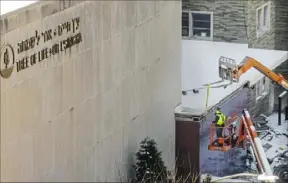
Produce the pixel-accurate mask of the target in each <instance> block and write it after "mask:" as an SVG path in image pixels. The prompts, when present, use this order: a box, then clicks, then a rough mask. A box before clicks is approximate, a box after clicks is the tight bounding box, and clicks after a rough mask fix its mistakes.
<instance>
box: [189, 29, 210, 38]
mask: <svg viewBox="0 0 288 183" xmlns="http://www.w3.org/2000/svg"><path fill="white" fill-rule="evenodd" d="M210 34H211V32H210V29H197V28H193V36H200V37H210Z"/></svg>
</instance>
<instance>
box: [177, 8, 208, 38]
mask: <svg viewBox="0 0 288 183" xmlns="http://www.w3.org/2000/svg"><path fill="white" fill-rule="evenodd" d="M182 13H188V15H189V16H188V18H189V25H188V29H189V32H188V36H182V38H185V39H199V40H210V41H212V40H213V12H209V11H188V10H183V11H182ZM193 13H195V14H206V15H207V14H208V15H210V37H202V36H193V16H192V14H193ZM181 15H182V14H181ZM182 28H183V26H182ZM181 35H182V32H181Z"/></svg>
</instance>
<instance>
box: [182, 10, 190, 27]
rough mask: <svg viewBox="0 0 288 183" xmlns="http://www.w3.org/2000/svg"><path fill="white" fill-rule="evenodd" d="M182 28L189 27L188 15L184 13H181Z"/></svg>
mask: <svg viewBox="0 0 288 183" xmlns="http://www.w3.org/2000/svg"><path fill="white" fill-rule="evenodd" d="M182 26H185V27H188V26H189V13H186V12H183V13H182Z"/></svg>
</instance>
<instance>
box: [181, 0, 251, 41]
mask: <svg viewBox="0 0 288 183" xmlns="http://www.w3.org/2000/svg"><path fill="white" fill-rule="evenodd" d="M246 7H247V1H238V0H229V1H227V0H215V1H211V0H183V1H182V10H186V11H207V12H213V41H220V42H231V43H247V31H246V18H245V14H246V13H247V11H246V10H247V8H246Z"/></svg>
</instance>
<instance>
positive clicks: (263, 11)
mask: <svg viewBox="0 0 288 183" xmlns="http://www.w3.org/2000/svg"><path fill="white" fill-rule="evenodd" d="M256 13H257V19H256V27H257V35H261V34H263V33H264V32H266V31H267V30H269V28H270V26H269V24H270V16H269V14H270V5H269V4H265V5H263V6H261V7H260V8H258V9H257V11H256Z"/></svg>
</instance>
